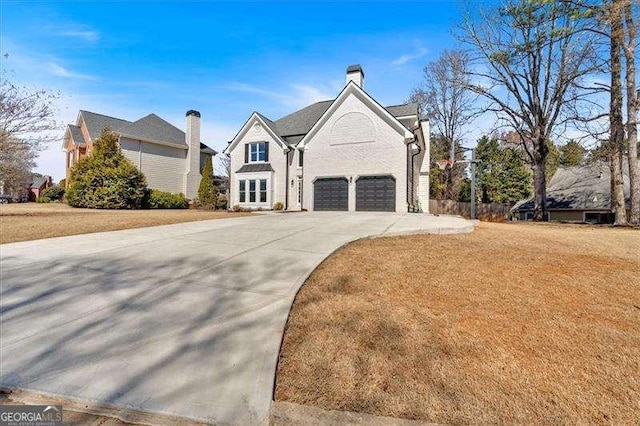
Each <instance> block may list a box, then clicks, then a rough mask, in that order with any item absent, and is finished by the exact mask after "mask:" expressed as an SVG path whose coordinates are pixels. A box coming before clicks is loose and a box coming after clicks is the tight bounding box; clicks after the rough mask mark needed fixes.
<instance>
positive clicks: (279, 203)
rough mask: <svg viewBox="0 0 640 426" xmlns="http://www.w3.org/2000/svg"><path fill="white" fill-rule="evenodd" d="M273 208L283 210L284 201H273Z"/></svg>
mask: <svg viewBox="0 0 640 426" xmlns="http://www.w3.org/2000/svg"><path fill="white" fill-rule="evenodd" d="M273 209H274V210H283V209H284V204H283V203H282V201H276V202H275V203H273Z"/></svg>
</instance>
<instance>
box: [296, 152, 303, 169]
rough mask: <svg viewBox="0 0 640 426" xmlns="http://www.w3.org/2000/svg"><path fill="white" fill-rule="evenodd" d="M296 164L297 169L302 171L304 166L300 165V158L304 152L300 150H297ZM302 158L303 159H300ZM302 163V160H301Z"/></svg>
mask: <svg viewBox="0 0 640 426" xmlns="http://www.w3.org/2000/svg"><path fill="white" fill-rule="evenodd" d="M297 151H298V162H297V163H296V166H297V167H298V169H302V168H303V167H304V165H302V166H301V165H300V156H301V155H303V153H304V151H303V150H301V149H298V150H297ZM302 158H304V157H302ZM303 161H304V160H303Z"/></svg>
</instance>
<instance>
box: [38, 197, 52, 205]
mask: <svg viewBox="0 0 640 426" xmlns="http://www.w3.org/2000/svg"><path fill="white" fill-rule="evenodd" d="M50 202H51V198H49V197H44V196H40V197H38V198H37V199H36V203H50Z"/></svg>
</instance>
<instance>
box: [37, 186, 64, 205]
mask: <svg viewBox="0 0 640 426" xmlns="http://www.w3.org/2000/svg"><path fill="white" fill-rule="evenodd" d="M40 197H42V198H48V199H49V200H50V201H60V200H62V198H63V197H64V186H60V185H54V186H50V187H49V188H47V189H45V190H44V191H42V194H40ZM45 202H46V201H45Z"/></svg>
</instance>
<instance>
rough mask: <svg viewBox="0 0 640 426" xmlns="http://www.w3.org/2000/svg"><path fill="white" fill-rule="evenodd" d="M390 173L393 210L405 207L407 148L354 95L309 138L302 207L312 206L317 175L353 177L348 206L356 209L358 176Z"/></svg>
mask: <svg viewBox="0 0 640 426" xmlns="http://www.w3.org/2000/svg"><path fill="white" fill-rule="evenodd" d="M381 174H388V175H392V176H394V177H395V179H396V211H397V212H406V211H407V202H406V200H407V148H406V145H405V144H404V136H403V135H401V134H399V133H398V132H397V131H396V130H394V129H393V128H391V127H390V126H389V124H387V123H386V122H385V121H384V120H383V119H382V118H380V117H379V116H378V115H377V114H376V113H375V112H373V111H372V110H371V109H369V107H368V106H366V105H365V104H364V103H363V102H362V101H360V100H359V99H358V98H356V97H355V96H354V95H350V96H348V97H347V98H346V99H345V101H344V102H343V103H342V105H340V106H339V107H338V109H337V110H336V112H335V113H334V114H333V115H332V116H331V117H330V118H329V119H328V120H327V122H326V123H324V125H323V126H322V127H321V128H320V129H319V131H318V132H317V133H316V134H315V136H314V137H313V138H312V139H311V140H310V141H309V143H308V145H307V147H306V149H305V153H304V188H303V207H304V208H306V209H309V210H313V181H314V179H316V178H320V177H332V176H346V177H347V179H349V178H350V177H353V181H352V182H350V183H349V210H350V211H355V186H356V180H357V178H358V176H363V175H381Z"/></svg>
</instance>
